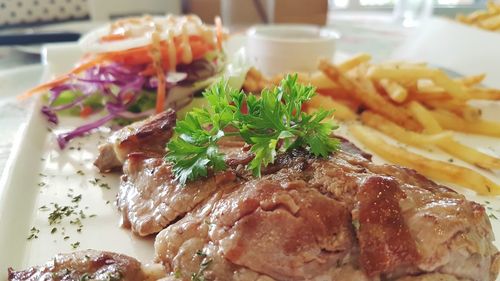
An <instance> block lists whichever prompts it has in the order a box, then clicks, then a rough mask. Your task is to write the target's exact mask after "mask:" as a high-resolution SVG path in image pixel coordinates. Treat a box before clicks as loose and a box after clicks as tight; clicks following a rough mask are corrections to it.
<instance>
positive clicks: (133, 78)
mask: <svg viewBox="0 0 500 281" xmlns="http://www.w3.org/2000/svg"><path fill="white" fill-rule="evenodd" d="M143 70H144V66H128V65H127V66H125V65H120V64H116V63H114V64H109V65H104V66H96V67H93V68H91V69H89V70H87V71H85V73H84V74H83V75H82V76H81V77H80V76H79V77H72V79H70V81H68V82H66V83H64V84H62V85H58V86H56V87H54V88H52V89H50V91H49V98H48V105H45V106H43V107H42V109H41V112H42V114H43V115H45V116H46V118H47V120H48V121H49V122H50V123H53V124H57V123H58V122H59V120H58V117H57V113H58V112H60V111H62V110H65V109H70V108H73V107H83V106H84V102H85V101H86V99H87V98H89V97H90V96H91V95H94V94H96V93H99V94H100V95H102V96H103V104H102V107H103V110H105V111H107V115H105V116H104V117H102V118H100V119H98V120H96V121H93V122H90V123H88V124H85V125H82V126H80V127H78V128H76V129H74V130H72V131H69V132H66V133H63V134H61V135H59V136H58V137H57V142H58V144H59V147H60V148H61V149H64V147H65V146H66V145H67V143H68V142H69V141H70V140H72V139H73V138H76V137H80V136H83V135H85V134H86V133H88V132H90V131H92V130H93V129H96V128H98V127H100V126H102V125H104V124H106V123H107V122H109V121H111V120H113V119H114V118H118V117H121V118H126V119H138V118H144V117H147V116H149V115H151V114H152V112H153V111H152V110H148V111H147V112H140V113H135V112H130V111H129V110H128V108H129V107H130V106H131V105H132V104H134V102H136V101H137V100H138V98H139V96H140V95H141V94H142V90H143V89H152V88H154V87H156V85H157V83H155V81H151V80H152V79H156V78H155V77H144V76H142V75H140V72H141V71H143ZM167 81H168V79H167ZM155 84H156V85H155ZM170 84H171V83H170ZM64 91H74V92H78V93H79V95H78V97H76V98H74V99H73V100H72V101H71V102H68V103H66V104H63V105H55V101H56V100H57V99H58V98H59V97H60V96H61V93H63V92H64ZM151 94H155V93H151Z"/></svg>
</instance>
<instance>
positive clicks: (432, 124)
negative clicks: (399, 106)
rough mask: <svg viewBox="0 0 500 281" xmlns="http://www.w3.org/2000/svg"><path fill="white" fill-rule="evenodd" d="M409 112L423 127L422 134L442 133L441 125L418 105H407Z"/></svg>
mask: <svg viewBox="0 0 500 281" xmlns="http://www.w3.org/2000/svg"><path fill="white" fill-rule="evenodd" d="M408 107H409V109H410V112H411V113H412V114H413V118H415V119H416V120H417V121H418V122H420V124H421V125H422V126H423V127H424V133H427V134H436V133H440V132H442V131H443V129H442V128H441V125H439V123H438V122H437V121H436V119H434V116H432V114H431V113H430V112H429V111H428V110H427V109H426V108H425V107H424V106H423V105H421V104H420V103H418V102H416V101H412V102H411V103H410V104H409V106H408Z"/></svg>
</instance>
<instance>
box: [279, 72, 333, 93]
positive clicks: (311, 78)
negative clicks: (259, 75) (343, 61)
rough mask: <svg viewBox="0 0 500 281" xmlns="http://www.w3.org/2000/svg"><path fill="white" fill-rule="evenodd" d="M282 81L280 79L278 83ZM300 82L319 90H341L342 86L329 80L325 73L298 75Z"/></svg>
mask: <svg viewBox="0 0 500 281" xmlns="http://www.w3.org/2000/svg"><path fill="white" fill-rule="evenodd" d="M281 80H282V78H281V79H279V80H278V81H277V82H278V84H279V82H280V81H281ZM298 80H299V81H300V82H302V83H304V84H311V85H313V86H314V87H316V88H317V89H340V90H342V89H341V88H340V86H339V85H338V84H337V83H335V82H334V81H332V80H330V79H328V77H326V76H325V75H324V74H323V72H314V73H311V74H308V73H299V74H298Z"/></svg>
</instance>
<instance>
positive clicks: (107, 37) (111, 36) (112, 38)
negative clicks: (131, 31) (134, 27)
mask: <svg viewBox="0 0 500 281" xmlns="http://www.w3.org/2000/svg"><path fill="white" fill-rule="evenodd" d="M123 39H127V36H126V35H125V34H108V35H104V36H102V37H101V38H100V39H99V41H100V42H112V41H119V40H123Z"/></svg>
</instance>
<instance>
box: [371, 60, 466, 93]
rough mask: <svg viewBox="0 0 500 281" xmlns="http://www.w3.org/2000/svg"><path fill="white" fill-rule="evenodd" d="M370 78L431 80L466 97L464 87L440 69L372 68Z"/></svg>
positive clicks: (449, 90) (451, 91)
mask: <svg viewBox="0 0 500 281" xmlns="http://www.w3.org/2000/svg"><path fill="white" fill-rule="evenodd" d="M368 76H369V77H370V78H372V79H384V78H386V79H392V80H394V81H398V82H399V81H408V80H410V81H417V80H419V79H431V80H432V81H434V83H435V84H436V85H437V86H440V87H441V88H443V89H444V90H445V91H446V92H448V93H450V94H451V95H454V96H456V97H463V96H465V94H466V93H465V89H464V87H463V86H462V85H461V84H460V83H458V82H456V81H453V80H452V79H450V78H449V77H448V76H446V74H444V72H443V71H441V70H439V69H430V68H425V67H408V68H399V69H396V68H388V67H377V66H375V67H371V68H370V70H369V71H368Z"/></svg>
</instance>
